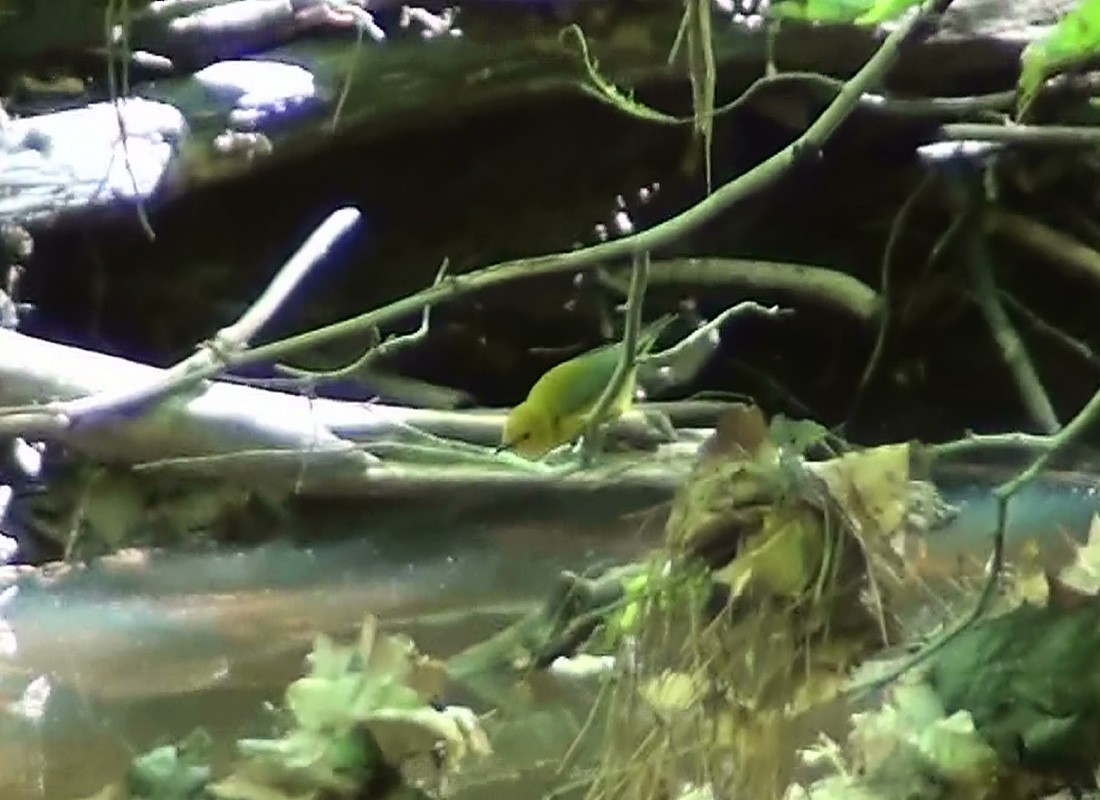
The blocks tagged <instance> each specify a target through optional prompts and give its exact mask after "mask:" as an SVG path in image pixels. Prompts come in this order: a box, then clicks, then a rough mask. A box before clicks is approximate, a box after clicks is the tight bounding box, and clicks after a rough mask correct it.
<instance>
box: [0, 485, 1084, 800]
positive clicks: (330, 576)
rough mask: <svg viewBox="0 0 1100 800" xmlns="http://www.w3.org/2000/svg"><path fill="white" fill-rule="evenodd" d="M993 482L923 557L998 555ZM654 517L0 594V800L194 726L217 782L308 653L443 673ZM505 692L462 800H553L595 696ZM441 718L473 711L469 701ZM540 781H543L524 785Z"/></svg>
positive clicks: (92, 571)
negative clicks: (375, 635)
mask: <svg viewBox="0 0 1100 800" xmlns="http://www.w3.org/2000/svg"><path fill="white" fill-rule="evenodd" d="M989 482H990V481H989V476H988V475H987V474H975V475H969V474H965V473H960V474H959V475H956V476H955V478H954V479H952V480H950V481H948V482H947V483H946V484H945V485H946V486H947V487H948V492H949V499H951V500H953V501H963V503H964V505H963V512H962V513H961V514H960V516H959V518H958V519H957V520H956V522H955V523H954V524H953V525H952V526H950V527H949V528H948V529H946V530H944V531H941V532H939V533H938V534H936V535H935V537H934V538H932V539H930V542H929V543H930V546H931V549H932V550H934V551H935V552H937V553H938V554H939V555H940V556H942V558H943V559H944V561H945V562H946V561H947V560H949V559H951V558H953V557H955V556H956V555H958V554H959V553H966V552H970V553H973V552H974V550H975V548H982V547H984V546H985V542H987V541H988V536H989V533H990V532H991V530H992V521H993V507H992V505H991V504H990V503H989V501H988V498H987V493H986V492H985V491H984V489H982V488H981V485H982V484H985V485H988V483H989ZM652 501H653V498H652V497H647V498H642V499H639V498H634V499H632V500H631V501H630V502H625V503H624V502H616V503H608V502H605V501H602V500H600V499H598V498H596V497H594V496H590V497H588V498H587V499H584V500H578V501H576V502H571V503H569V504H567V505H566V506H562V507H558V508H554V509H551V508H548V507H545V506H544V507H539V506H536V505H527V506H520V507H517V508H514V509H512V510H510V511H509V512H508V514H505V515H503V516H502V515H501V514H496V515H495V516H493V515H489V514H482V515H481V516H482V519H481V520H480V521H477V522H474V521H472V520H473V519H474V518H475V517H467V518H465V519H455V518H454V517H453V515H452V516H451V517H449V518H448V519H447V524H445V525H444V524H439V519H438V514H437V515H436V516H437V519H436V521H435V523H434V524H433V522H432V519H433V517H432V513H433V512H431V511H430V510H427V509H425V510H422V511H421V512H420V515H419V517H418V518H417V519H415V520H414V519H411V518H409V519H407V520H406V522H405V523H404V524H401V525H394V524H391V523H390V522H386V521H385V520H373V521H367V522H366V523H364V522H363V521H362V520H360V521H358V523H356V530H354V531H352V532H353V533H355V534H356V535H355V536H354V537H353V538H346V539H338V540H330V541H328V542H327V543H325V544H318V545H316V546H314V547H312V548H302V547H294V546H291V545H288V544H273V545H269V546H266V547H264V548H260V549H256V550H250V551H241V552H219V553H212V552H210V553H197V554H190V555H180V554H173V555H171V556H170V557H163V556H160V557H158V556H152V557H150V556H142V557H136V556H134V557H129V558H126V557H119V558H115V559H113V560H111V561H110V562H108V563H103V564H99V565H94V566H92V567H90V568H87V569H84V570H81V571H73V572H70V573H67V574H64V575H61V576H58V577H55V578H53V579H49V580H41V579H23V580H21V581H19V582H18V583H16V584H13V585H14V587H15V588H14V589H12V588H10V587H9V588H8V589H6V590H4V589H2V588H0V591H3V592H4V593H3V594H0V797H2V798H4V800H23V798H27V800H55V799H56V800H64V799H65V798H77V797H83V796H87V795H90V794H93V793H95V792H96V791H98V790H99V789H100V788H101V787H102V786H103V785H104V784H106V783H108V782H110V781H112V780H115V779H117V778H118V777H119V776H120V775H121V774H122V772H123V770H124V769H125V767H126V766H127V764H128V763H129V760H130V758H131V757H132V756H133V755H134V754H135V753H137V752H141V751H144V750H147V749H149V748H150V747H153V746H155V745H158V744H163V743H166V742H170V741H172V740H174V739H178V738H180V737H182V736H184V735H186V734H187V733H188V732H190V731H191V730H192V729H193V728H195V727H198V726H201V727H203V728H204V729H205V730H207V731H208V732H209V733H211V734H212V736H213V737H214V739H215V741H216V742H217V743H218V750H217V762H216V766H223V765H225V764H226V763H227V762H228V760H229V759H230V758H231V756H232V742H233V741H234V740H235V739H237V738H239V737H242V736H257V735H261V736H262V735H267V734H270V733H272V732H273V729H272V720H271V718H270V717H268V716H266V715H265V713H264V711H263V704H264V703H265V702H267V701H276V702H277V701H278V700H279V697H280V695H281V692H282V689H283V688H284V687H285V685H286V684H287V683H288V682H289V681H291V680H293V678H294V677H296V676H297V675H298V674H300V672H301V669H302V658H303V656H304V654H305V653H306V652H307V651H308V649H309V646H310V643H311V641H312V638H313V637H314V635H315V634H316V633H318V632H325V633H329V634H332V635H335V636H342V635H350V634H351V633H353V632H354V630H355V629H356V627H357V626H358V625H359V623H360V622H361V620H362V619H363V616H364V615H365V614H367V613H372V614H375V615H378V616H379V617H380V618H381V619H382V620H383V621H384V623H385V624H386V625H387V626H389V627H390V628H392V629H399V630H402V631H404V632H406V633H409V634H410V635H412V636H413V637H414V638H415V639H416V641H417V642H418V644H419V645H420V647H421V649H422V650H424V651H426V652H430V653H432V654H435V655H438V656H441V657H446V656H448V655H450V654H452V653H454V652H456V651H458V650H459V649H461V648H462V647H464V646H466V645H468V644H470V643H472V642H475V641H479V640H480V639H482V638H484V637H485V636H486V635H488V634H489V633H491V632H493V631H495V630H498V629H500V628H501V627H502V626H504V625H506V624H507V623H508V622H509V621H510V620H511V619H513V618H514V617H515V616H516V615H517V614H519V613H522V612H523V611H525V610H527V609H529V608H531V607H532V606H533V605H534V604H536V603H538V602H540V601H541V599H542V598H543V597H544V596H545V593H546V591H547V589H548V588H549V587H550V585H551V584H552V582H553V579H554V577H555V576H556V575H557V573H558V572H559V571H560V570H561V569H563V568H570V569H582V568H584V567H586V566H590V565H596V564H600V563H609V562H613V561H621V560H625V559H629V558H630V557H631V556H633V555H634V554H637V553H640V552H643V551H644V550H645V549H646V548H647V547H648V546H649V545H650V544H652V542H653V541H654V539H655V536H656V535H657V533H658V531H659V528H660V518H659V514H658V515H656V516H654V515H652V514H650V515H646V514H644V513H642V514H639V513H630V512H642V511H644V510H645V509H648V508H651V507H652V505H653V502H652ZM1096 508H1097V498H1096V493H1095V489H1094V488H1093V486H1092V484H1091V482H1090V481H1088V480H1085V479H1082V478H1080V477H1078V476H1068V477H1066V476H1062V477H1060V478H1058V477H1056V478H1052V479H1050V480H1049V481H1047V482H1045V483H1044V484H1042V485H1039V486H1035V487H1032V488H1030V489H1028V490H1026V492H1025V493H1024V494H1023V495H1021V496H1020V497H1019V498H1018V499H1017V500H1016V501H1015V503H1014V505H1013V507H1012V510H1011V513H1010V534H1011V535H1012V537H1013V538H1014V539H1016V540H1019V539H1021V538H1026V537H1036V536H1037V537H1039V538H1042V539H1044V540H1046V541H1048V542H1051V541H1055V540H1058V539H1060V538H1061V534H1067V535H1070V536H1073V537H1081V536H1083V533H1084V531H1085V530H1086V528H1087V524H1088V521H1089V518H1090V516H1091V514H1092V513H1093V512H1094V511H1095V510H1096ZM498 511H499V509H498ZM486 520H489V521H486ZM498 688H499V690H500V695H499V697H498V700H499V699H500V698H503V699H504V707H503V709H502V710H501V711H500V712H499V713H498V714H497V715H496V716H495V718H494V720H493V723H492V727H491V732H492V733H494V734H495V739H496V745H497V749H498V751H500V753H501V760H499V761H497V762H496V763H494V765H493V770H495V771H494V772H487V773H486V774H484V775H482V776H480V778H479V780H481V779H484V780H485V781H486V782H485V783H484V784H480V785H477V786H468V787H467V788H466V790H465V791H463V792H460V796H461V797H471V798H472V797H477V798H482V799H484V800H493V798H497V797H499V798H502V799H503V798H505V797H507V798H509V800H526V798H532V800H534V798H538V797H540V796H541V795H542V794H543V792H544V791H546V790H547V789H548V788H550V786H551V785H552V782H553V772H554V767H555V766H556V764H557V761H558V759H559V758H560V754H561V753H562V752H563V751H564V748H565V747H566V745H567V744H568V742H569V741H571V739H572V737H573V735H574V733H575V732H576V730H577V728H578V727H579V725H580V723H581V722H582V721H583V719H584V716H585V712H586V710H587V708H588V707H589V706H590V705H591V701H592V693H591V691H590V689H588V688H585V687H583V686H576V685H569V684H566V683H562V682H560V681H555V680H553V679H550V678H544V679H541V680H539V681H535V682H533V683H531V684H527V685H524V686H522V687H518V688H517V687H507V686H500V687H498ZM449 699H451V700H453V701H459V702H470V703H473V704H476V703H477V702H479V700H478V698H477V697H474V696H471V695H470V694H468V693H467V692H465V690H464V688H463V687H455V688H454V696H453V697H452V698H449ZM531 763H535V764H541V765H542V766H543V767H544V769H542V770H541V771H540V770H538V769H536V770H533V771H522V770H521V768H522V767H523V766H524V765H527V764H531Z"/></svg>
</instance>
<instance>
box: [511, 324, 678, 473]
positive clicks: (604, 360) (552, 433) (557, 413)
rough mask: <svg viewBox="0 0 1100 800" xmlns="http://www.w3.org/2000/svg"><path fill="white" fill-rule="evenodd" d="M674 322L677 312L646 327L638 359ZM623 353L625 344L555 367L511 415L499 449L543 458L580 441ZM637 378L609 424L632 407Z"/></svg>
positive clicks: (640, 337) (640, 338) (626, 388)
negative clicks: (556, 448)
mask: <svg viewBox="0 0 1100 800" xmlns="http://www.w3.org/2000/svg"><path fill="white" fill-rule="evenodd" d="M674 318H675V315H674V314H667V315H665V316H664V317H661V318H660V319H657V320H655V321H654V322H652V323H650V324H649V325H647V326H646V327H645V328H643V329H642V331H641V332H640V333H639V334H638V354H639V355H642V354H644V353H646V352H648V351H649V349H650V348H652V347H653V344H654V343H655V342H656V341H657V337H658V336H660V334H661V332H662V331H663V330H664V329H665V327H666V326H667V325H668V323H669V322H671V321H672V320H673V319H674ZM622 351H623V344H622V342H621V341H620V342H615V343H613V344H609V345H605V346H603V347H600V348H597V349H596V350H590V351H588V352H587V353H581V354H580V355H579V356H575V357H573V358H571V359H569V360H568V361H565V362H562V363H561V364H558V365H557V366H555V367H552V368H551V369H550V370H549V371H548V372H546V374H544V375H543V376H542V377H541V378H539V379H538V380H537V381H536V382H535V385H534V386H532V387H531V391H530V392H529V393H528V394H527V399H526V400H524V401H523V402H522V403H520V404H519V405H518V406H516V407H515V408H513V409H512V410H511V411H510V412H508V416H507V418H506V419H505V420H504V429H503V431H502V433H501V442H500V449H501V450H511V451H513V452H516V453H519V454H520V455H522V456H524V457H526V458H530V459H538V458H542V457H543V456H544V455H546V454H547V453H549V452H550V451H551V450H553V449H554V448H555V447H558V446H559V445H563V444H566V443H567V442H572V441H575V440H576V439H577V437H578V436H580V435H581V434H582V433H583V432H584V429H585V428H586V427H587V425H588V418H589V416H590V415H591V413H592V412H593V411H594V410H595V407H596V404H597V403H598V402H599V400H600V396H601V395H602V394H603V391H604V389H605V388H606V387H607V385H608V384H609V383H610V382H611V378H612V377H613V376H614V374H615V369H616V368H617V367H618V365H619V361H620V359H621V358H622ZM636 378H637V370H636V369H633V370H631V372H630V374H629V375H628V376H627V379H626V381H625V382H624V383H623V388H622V391H621V392H620V394H619V396H618V397H617V398H615V401H614V402H613V403H612V404H611V408H610V410H609V411H608V417H607V418H608V420H612V419H615V418H616V417H618V416H619V415H621V414H622V413H623V412H625V411H626V410H627V409H629V408H630V405H631V403H632V401H633V399H634V388H635V380H636Z"/></svg>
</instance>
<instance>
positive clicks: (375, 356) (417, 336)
mask: <svg viewBox="0 0 1100 800" xmlns="http://www.w3.org/2000/svg"><path fill="white" fill-rule="evenodd" d="M448 265H449V262H448V260H447V259H444V260H443V263H442V264H441V265H440V267H439V271H438V272H436V274H435V281H434V282H433V283H432V286H438V285H439V284H441V283H442V282H443V280H444V279H445V278H446V277H447V268H448ZM431 315H432V307H431V306H424V310H423V311H422V312H421V314H420V325H419V326H417V328H416V330H414V331H413V332H412V333H403V334H400V335H396V336H391V337H389V338H388V339H386V340H384V341H382V342H379V343H378V344H375V345H373V346H371V347H368V348H367V350H366V352H364V353H363V355H361V356H359V358H357V359H355V360H354V361H352V362H351V363H350V364H347V365H345V366H343V367H337V368H336V369H331V370H309V369H301V368H299V367H292V366H289V365H285V364H276V365H275V369H276V370H278V371H279V372H282V373H284V374H286V375H291V376H293V377H295V378H301V379H305V380H308V381H310V382H311V383H316V382H318V381H324V380H338V379H340V378H346V377H348V376H354V375H361V374H363V372H364V371H365V370H367V369H368V368H369V367H370V366H371V365H372V364H374V363H375V362H378V361H383V360H385V359H387V358H390V357H392V356H394V355H396V354H397V353H400V352H402V351H403V350H407V349H409V348H410V347H415V346H416V345H418V344H422V343H423V342H424V340H425V339H427V338H428V333H429V331H430V327H431V320H432V316H431Z"/></svg>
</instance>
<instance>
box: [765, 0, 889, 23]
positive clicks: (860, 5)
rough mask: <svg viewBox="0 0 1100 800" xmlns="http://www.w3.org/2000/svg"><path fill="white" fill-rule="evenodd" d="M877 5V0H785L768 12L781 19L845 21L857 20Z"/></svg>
mask: <svg viewBox="0 0 1100 800" xmlns="http://www.w3.org/2000/svg"><path fill="white" fill-rule="evenodd" d="M875 5H876V3H875V0H783V1H782V2H779V3H775V4H774V5H772V7H771V11H769V12H768V13H769V14H770V15H771V16H773V17H776V18H779V19H802V20H806V21H808V22H828V23H843V22H855V21H856V20H857V19H859V18H860V17H861V16H862V15H863V14H866V13H868V12H869V11H870V10H871V9H872V7H873V6H875Z"/></svg>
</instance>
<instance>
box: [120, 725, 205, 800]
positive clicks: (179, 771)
mask: <svg viewBox="0 0 1100 800" xmlns="http://www.w3.org/2000/svg"><path fill="white" fill-rule="evenodd" d="M210 746H211V741H210V738H209V737H208V736H207V735H206V734H205V733H203V732H201V731H196V732H195V733H193V734H191V735H190V736H189V737H187V739H185V740H184V741H182V742H180V743H179V745H165V746H164V747H158V748H156V749H154V750H150V751H149V752H148V753H143V754H142V755H139V756H138V757H137V758H135V759H134V761H133V763H132V764H131V766H130V772H129V774H128V775H127V781H126V782H127V787H128V788H129V791H130V796H131V797H134V798H138V797H140V798H144V800H194V798H198V797H201V796H202V795H203V792H204V791H205V789H206V784H207V783H209V782H210V767H209V766H208V765H207V763H206V761H207V758H208V756H209V751H210Z"/></svg>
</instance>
